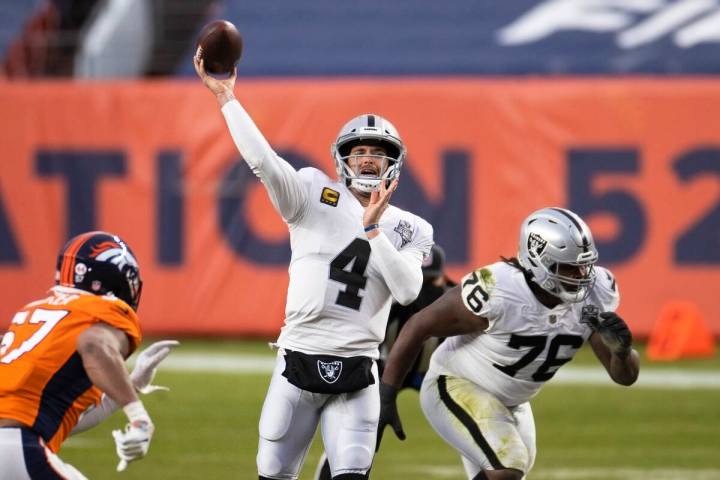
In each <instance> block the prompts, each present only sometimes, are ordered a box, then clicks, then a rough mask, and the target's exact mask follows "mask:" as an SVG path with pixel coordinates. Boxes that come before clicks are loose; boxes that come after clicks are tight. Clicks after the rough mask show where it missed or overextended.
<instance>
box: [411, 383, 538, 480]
mask: <svg viewBox="0 0 720 480" xmlns="http://www.w3.org/2000/svg"><path fill="white" fill-rule="evenodd" d="M420 404H421V406H422V410H423V412H424V413H425V416H426V417H427V419H428V420H429V422H430V424H431V425H432V426H433V428H434V429H435V430H436V431H437V432H438V434H440V436H441V437H442V438H443V439H444V440H445V441H446V442H447V443H449V444H450V445H452V446H453V447H454V448H455V449H456V450H457V451H458V452H459V453H460V455H461V456H462V458H463V466H464V467H465V472H466V473H467V475H468V478H470V479H472V478H473V477H475V476H476V475H477V474H478V473H479V472H480V470H500V469H503V468H514V469H516V470H520V471H521V472H523V473H524V474H525V475H526V476H527V473H528V472H529V471H530V469H531V468H532V466H533V463H534V462H535V453H536V449H535V420H534V419H533V414H532V409H531V408H530V403H528V402H526V403H523V404H521V405H518V406H517V407H511V408H508V407H506V406H505V405H503V404H502V403H500V401H499V400H498V399H497V398H496V397H495V396H493V395H492V394H490V393H488V392H486V391H485V390H483V389H482V388H480V387H479V386H478V385H476V384H474V383H472V382H470V381H468V380H465V379H464V378H458V377H449V376H448V377H446V376H444V375H438V374H437V373H435V372H433V371H432V370H431V371H429V372H428V373H427V375H426V376H425V380H424V381H423V384H422V388H421V389H420Z"/></svg>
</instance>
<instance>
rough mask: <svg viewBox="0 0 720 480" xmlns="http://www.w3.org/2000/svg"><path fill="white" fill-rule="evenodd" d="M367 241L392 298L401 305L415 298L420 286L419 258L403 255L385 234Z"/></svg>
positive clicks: (420, 268) (420, 267)
mask: <svg viewBox="0 0 720 480" xmlns="http://www.w3.org/2000/svg"><path fill="white" fill-rule="evenodd" d="M369 241H370V248H371V249H372V253H373V255H375V258H376V259H377V263H376V265H377V266H378V269H379V270H380V274H381V275H382V277H383V279H384V280H385V283H386V284H387V286H388V288H389V289H390V293H391V294H392V296H393V298H395V300H397V301H398V303H400V304H402V305H407V304H409V303H410V302H412V301H413V300H415V299H416V298H417V296H418V294H419V293H420V289H421V288H422V281H423V277H422V266H421V265H422V264H421V259H417V260H416V259H414V258H411V257H410V256H409V255H407V256H406V255H403V254H402V253H401V252H399V251H398V250H396V249H395V247H394V246H393V244H392V243H390V239H388V238H387V236H385V234H380V235H378V236H376V237H374V238H371V239H370V240H369Z"/></svg>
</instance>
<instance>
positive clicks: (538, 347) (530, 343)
mask: <svg viewBox="0 0 720 480" xmlns="http://www.w3.org/2000/svg"><path fill="white" fill-rule="evenodd" d="M547 340H548V337H547V336H545V335H533V336H530V335H515V334H513V335H511V336H510V342H508V347H510V348H514V349H515V350H519V349H520V348H522V347H530V350H528V352H527V353H526V354H525V355H523V356H522V357H521V358H520V360H518V361H517V362H515V363H513V364H512V365H499V364H497V363H495V364H493V367H495V368H497V369H498V370H500V371H501V372H503V373H505V374H507V375H510V376H511V377H514V376H515V375H517V373H518V371H520V369H521V368H523V367H525V366H527V365H529V364H530V363H531V362H532V361H533V360H535V359H536V358H537V356H538V355H540V354H541V353H542V352H543V351H544V350H545V345H546V344H547ZM582 344H583V339H582V337H580V336H578V335H557V336H555V337H554V338H553V339H552V341H551V342H550V348H549V349H548V353H547V358H546V359H545V361H544V362H543V364H542V365H540V366H539V367H538V369H537V370H536V371H535V373H533V374H532V376H531V377H530V378H532V380H533V381H534V382H547V381H548V380H550V379H551V378H552V377H553V375H555V372H556V371H557V368H556V369H554V370H552V371H551V370H550V369H551V368H553V367H558V368H559V367H560V366H561V365H563V364H565V363H567V362H569V361H570V360H572V355H571V356H570V357H561V358H558V356H557V354H558V352H559V351H560V347H562V346H566V347H570V348H572V349H573V350H577V349H578V348H580V347H581V346H582Z"/></svg>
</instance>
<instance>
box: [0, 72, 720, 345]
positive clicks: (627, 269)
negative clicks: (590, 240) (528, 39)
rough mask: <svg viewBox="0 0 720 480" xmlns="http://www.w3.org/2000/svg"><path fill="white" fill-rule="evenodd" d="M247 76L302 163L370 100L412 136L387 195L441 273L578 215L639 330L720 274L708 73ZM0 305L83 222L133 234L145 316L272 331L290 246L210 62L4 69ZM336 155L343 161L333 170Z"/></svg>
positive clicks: (718, 135)
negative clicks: (217, 94)
mask: <svg viewBox="0 0 720 480" xmlns="http://www.w3.org/2000/svg"><path fill="white" fill-rule="evenodd" d="M236 93H237V95H238V97H239V98H240V100H241V101H242V102H243V104H244V105H245V107H246V108H247V110H248V111H249V112H250V113H251V115H252V116H253V117H254V119H255V121H256V122H257V124H258V125H259V127H260V128H261V130H262V131H263V132H264V133H265V135H266V136H267V138H268V140H269V141H270V143H271V144H272V145H273V146H274V147H275V148H276V150H277V151H278V152H279V153H280V154H281V155H282V156H283V157H285V158H286V159H288V160H289V161H290V162H291V163H293V164H294V165H295V166H297V167H301V166H306V165H314V166H317V167H319V168H322V169H324V170H325V171H327V172H329V173H332V172H334V166H333V164H332V159H331V158H330V155H329V146H330V144H331V143H332V142H333V140H334V138H335V135H336V134H337V131H338V129H339V127H340V126H341V125H342V124H343V123H344V122H345V121H346V120H347V119H349V118H351V117H353V116H355V115H358V114H360V113H364V112H371V111H372V112H376V113H379V114H381V115H384V116H386V117H387V118H389V119H390V120H391V121H392V122H393V123H395V125H396V126H397V127H398V129H399V130H400V133H401V135H402V136H403V138H404V140H405V142H406V144H407V146H408V150H409V158H408V160H407V162H406V163H405V167H404V170H403V174H402V177H401V182H400V188H399V190H398V192H397V193H396V195H395V196H394V197H393V200H394V202H395V203H396V204H398V205H399V206H406V207H408V208H410V209H411V210H412V211H413V212H416V213H418V214H420V215H422V216H424V217H425V218H426V219H428V220H429V221H430V222H431V223H433V225H434V227H435V231H436V240H437V242H438V243H440V244H441V245H443V247H445V249H446V251H447V252H448V263H449V266H450V268H449V273H450V274H451V276H453V277H454V278H456V279H457V278H459V277H460V276H461V275H462V274H464V273H465V272H466V271H468V270H469V269H471V268H474V267H477V266H480V265H483V264H487V263H490V262H493V261H496V260H497V259H498V257H499V256H500V255H505V256H511V255H513V254H514V253H515V251H516V249H517V236H518V227H519V224H520V221H521V220H522V219H523V218H524V217H525V216H526V215H527V214H528V213H530V212H531V211H532V210H534V209H537V208H539V207H542V206H548V205H557V206H566V207H568V208H571V209H573V210H575V211H576V212H578V213H579V214H581V215H582V216H584V217H585V218H586V219H587V220H588V222H589V223H590V226H591V227H592V228H593V231H594V233H595V237H596V240H597V241H598V244H599V250H600V263H601V264H603V265H605V266H608V267H610V268H611V269H612V270H613V272H614V273H615V274H616V276H617V278H618V282H619V286H620V291H621V296H622V300H621V307H620V312H621V314H622V315H623V316H624V317H626V318H627V320H628V323H630V324H631V326H632V327H633V330H634V331H635V332H636V334H638V335H641V336H642V335H647V334H648V333H649V332H650V329H651V327H652V324H653V322H654V321H655V319H656V317H657V316H658V314H659V312H660V311H661V309H662V307H663V305H665V304H666V303H667V302H669V301H675V300H680V301H689V302H693V303H695V304H696V305H698V306H699V308H700V310H701V311H702V313H703V315H704V316H705V318H706V320H707V321H708V322H709V323H710V325H711V328H712V330H713V331H714V333H715V334H716V335H717V334H720V316H719V315H718V314H717V313H716V310H717V309H716V308H715V304H714V300H715V298H714V297H715V296H716V295H717V294H718V288H719V287H718V285H720V188H719V187H720V182H719V179H720V120H718V117H717V114H716V112H718V111H720V84H718V82H717V81H715V80H702V79H692V80H690V79H688V80H678V79H672V80H667V79H665V80H642V79H639V80H638V79H623V80H596V79H585V80H552V81H550V80H524V81H518V80H473V79H434V80H419V79H418V80H407V79H406V80H358V81H354V80H291V81H287V80H252V81H246V80H241V81H240V83H239V84H238V86H237V89H236ZM0 105H1V106H2V107H1V109H2V110H1V111H2V115H1V116H0V127H1V128H0V145H2V155H3V159H2V162H1V163H0V289H1V291H2V292H3V294H2V299H3V301H2V304H1V305H0V318H5V319H6V320H7V321H8V322H9V319H10V317H11V315H12V313H13V312H14V311H15V310H16V309H17V308H18V307H19V306H20V305H22V304H23V303H24V302H26V301H29V300H33V299H35V298H37V297H38V296H39V295H41V294H42V293H43V291H44V289H45V288H46V287H48V286H50V285H51V284H52V281H53V271H54V266H55V255H56V254H57V251H58V249H59V248H60V246H61V245H62V244H63V242H64V241H65V240H66V238H67V237H68V236H69V235H71V234H75V233H78V232H80V231H83V230H89V229H102V230H108V231H112V232H114V233H117V234H119V235H120V236H122V237H123V238H124V239H125V240H126V241H127V242H128V243H129V244H130V245H131V246H132V247H133V249H134V250H135V253H136V254H137V256H138V258H139V261H140V263H141V269H142V275H143V278H144V280H145V288H144V293H143V299H142V304H141V307H140V311H139V313H140V316H141V318H142V319H143V323H144V329H145V331H146V332H147V333H151V334H153V333H175V334H181V333H198V334H216V335H219V334H243V335H268V336H272V335H275V334H276V333H277V332H278V330H279V328H280V326H281V325H282V321H283V310H284V301H285V290H286V286H287V263H288V260H289V247H288V243H287V237H288V235H287V232H286V229H285V226H284V224H283V223H282V221H281V220H280V219H279V217H278V216H277V214H275V212H274V211H273V210H272V207H271V205H270V202H269V201H268V200H267V198H266V196H265V194H264V190H263V187H262V185H261V184H260V183H259V182H258V181H256V180H255V178H254V177H253V176H252V174H251V173H250V172H249V169H248V168H247V166H246V165H245V164H244V163H242V161H241V159H240V158H239V155H238V154H237V152H236V150H235V147H234V145H233V143H232V141H231V139H230V136H229V134H228V132H227V130H226V127H225V123H224V121H223V118H222V115H221V114H220V112H219V109H218V106H217V104H216V102H215V100H214V99H213V98H212V96H211V94H210V93H209V92H208V91H207V90H205V88H204V87H203V86H202V85H201V84H200V83H199V82H148V83H32V84H20V83H0ZM333 174H334V173H333Z"/></svg>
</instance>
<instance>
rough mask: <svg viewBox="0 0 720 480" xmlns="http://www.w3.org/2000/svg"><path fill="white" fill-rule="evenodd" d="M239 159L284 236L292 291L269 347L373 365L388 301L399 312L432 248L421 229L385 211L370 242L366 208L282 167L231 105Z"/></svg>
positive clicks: (313, 173) (310, 175)
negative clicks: (364, 359) (265, 196)
mask: <svg viewBox="0 0 720 480" xmlns="http://www.w3.org/2000/svg"><path fill="white" fill-rule="evenodd" d="M222 112H223V115H224V116H225V120H226V122H227V124H228V127H229V129H230V133H231V135H232V137H233V140H234V141H235V144H236V146H237V147H238V150H239V151H240V153H241V154H242V155H243V158H244V160H245V162H246V163H247V164H248V165H249V166H250V168H251V169H252V171H253V172H254V173H255V175H257V176H258V177H259V178H260V180H262V182H263V185H264V186H265V189H266V190H267V192H268V195H269V197H270V201H271V202H272V204H273V206H274V207H275V209H276V210H277V211H278V213H279V214H280V215H281V216H282V218H283V219H284V220H285V222H286V223H287V224H288V228H289V230H290V246H291V249H292V258H291V260H290V284H289V287H288V295H287V304H286V307H285V326H284V327H283V328H282V331H281V333H280V337H279V338H278V340H277V345H278V346H279V347H281V348H285V349H289V350H296V351H300V352H304V353H311V354H329V355H337V356H341V357H350V356H359V355H363V356H369V357H372V358H377V357H378V346H379V344H380V342H382V340H383V338H384V336H385V326H386V323H387V318H388V313H389V311H390V304H391V301H392V297H393V296H395V298H396V299H397V300H398V301H400V303H404V304H407V303H409V302H411V301H412V300H414V297H416V296H417V293H418V292H419V291H420V287H421V285H422V268H421V267H422V261H423V258H424V257H425V256H426V255H428V254H429V252H430V248H431V247H432V244H433V240H432V236H433V231H432V227H431V226H430V224H429V223H428V222H426V221H425V220H423V219H422V218H420V217H418V216H416V215H413V214H411V213H409V212H406V211H404V210H401V209H399V208H396V207H393V206H392V205H390V206H388V208H387V209H386V210H385V212H384V213H383V214H382V216H381V217H380V222H379V225H380V229H381V230H382V234H380V235H378V236H376V237H375V238H373V239H372V240H368V238H367V236H366V234H365V232H364V229H363V223H362V218H363V213H364V208H363V206H362V205H361V204H360V202H359V201H358V200H357V198H355V196H354V195H353V194H352V193H351V192H350V190H348V189H347V188H346V187H345V185H344V183H341V182H338V181H336V180H334V179H330V178H329V177H328V176H327V175H325V174H324V173H323V172H321V171H320V170H318V169H316V168H304V169H302V170H300V171H296V170H295V169H294V168H293V167H292V166H291V165H290V164H289V163H287V162H286V161H285V160H283V159H282V158H280V157H279V156H278V155H277V154H276V153H275V152H274V151H273V150H272V148H271V147H270V145H269V144H268V143H267V141H266V140H265V138H264V137H263V136H262V134H261V133H260V131H259V130H258V129H257V127H256V126H255V124H254V123H253V122H252V120H251V119H250V117H249V115H248V114H247V112H245V111H244V110H243V108H242V107H241V106H240V104H239V103H238V102H237V101H231V102H228V103H226V104H225V105H224V106H223V107H222Z"/></svg>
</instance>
